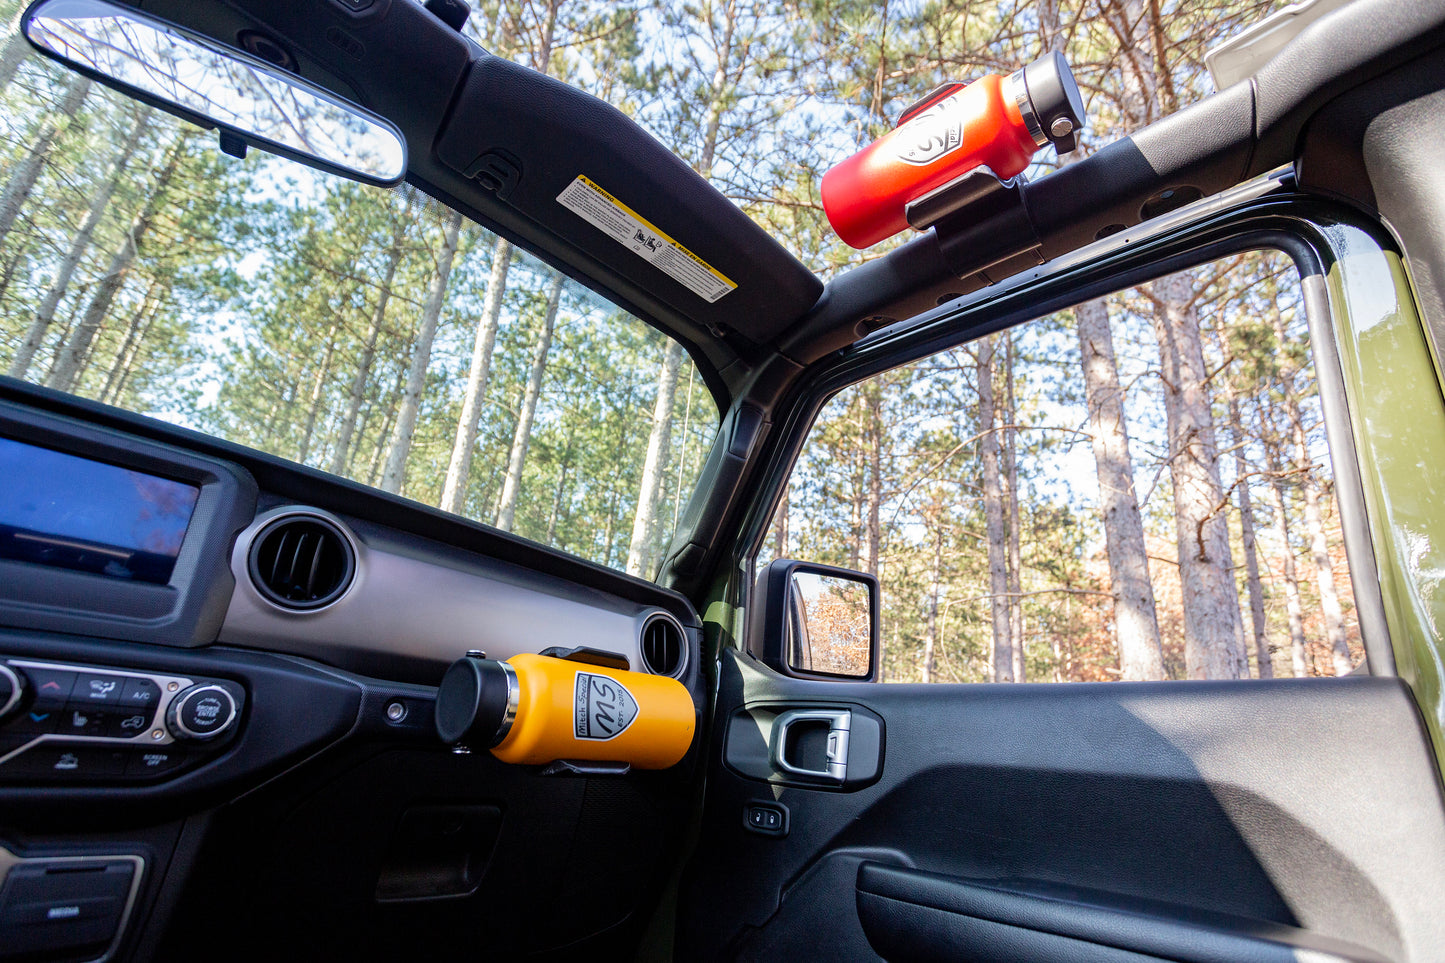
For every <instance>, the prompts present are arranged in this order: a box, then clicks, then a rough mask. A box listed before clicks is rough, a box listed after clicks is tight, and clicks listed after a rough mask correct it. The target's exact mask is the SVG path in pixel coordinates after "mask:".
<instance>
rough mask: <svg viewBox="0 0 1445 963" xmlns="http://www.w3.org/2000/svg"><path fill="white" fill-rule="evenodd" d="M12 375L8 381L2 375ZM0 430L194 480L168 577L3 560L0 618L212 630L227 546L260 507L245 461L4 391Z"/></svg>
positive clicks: (226, 574)
mask: <svg viewBox="0 0 1445 963" xmlns="http://www.w3.org/2000/svg"><path fill="white" fill-rule="evenodd" d="M8 383H14V382H8ZM5 386H6V383H5V382H0V435H4V436H6V437H10V438H14V439H16V440H19V441H23V442H26V443H29V444H34V445H39V446H41V447H45V448H50V449H54V450H56V451H62V452H66V453H68V454H72V455H77V456H79V457H82V458H88V459H91V460H94V461H103V462H108V463H111V464H115V465H120V466H121V467H124V468H131V469H134V470H136V471H140V472H145V473H148V474H153V475H157V476H160V477H165V478H170V479H173V480H176V481H181V482H186V483H188V484H192V485H197V486H199V487H200V489H201V493H200V496H199V497H198V498H197V500H196V507H195V510H194V512H193V513H192V515H191V522H190V526H189V528H188V529H187V531H186V535H185V539H184V540H183V541H182V543H181V550H180V553H179V554H178V555H177V557H176V564H175V569H174V571H173V572H172V573H171V578H170V581H169V583H167V584H166V585H152V584H148V583H140V582H128V581H123V580H120V579H113V578H107V577H105V576H103V575H91V574H89V573H86V572H73V571H69V570H65V569H57V568H49V567H46V566H42V565H34V564H31V563H28V562H14V561H9V560H0V620H3V622H4V623H5V624H8V625H12V626H17V627H23V628H32V629H46V630H49V631H58V632H76V633H83V634H88V635H99V636H104V637H107V638H113V639H125V640H128V641H133V642H154V643H160V644H164V645H176V646H197V645H205V644H207V643H209V642H211V641H213V640H214V639H215V638H216V633H217V632H218V631H219V630H220V627H221V622H222V621H223V620H224V618H225V614H226V606H227V605H228V604H229V602H230V599H231V592H232V590H233V589H234V587H235V580H234V579H233V578H232V576H231V570H230V566H229V565H228V555H229V552H230V546H231V544H232V543H233V542H234V541H235V538H236V535H237V533H239V532H240V531H241V529H243V528H244V527H245V526H246V524H247V523H248V522H249V521H250V520H251V517H252V516H253V515H254V513H255V510H256V483H255V481H253V480H252V478H251V476H250V475H248V474H247V473H246V472H245V471H242V470H240V469H238V468H236V467H235V466H234V465H232V464H229V463H228V462H225V461H220V460H217V459H214V458H209V457H204V456H202V455H197V454H195V453H193V452H192V451H189V450H182V449H180V448H177V447H173V446H172V445H167V444H165V443H164V442H165V441H166V440H167V439H164V438H157V439H155V441H159V442H162V443H160V444H156V443H152V442H150V441H142V440H140V439H139V438H135V437H131V436H129V435H125V434H121V433H119V432H117V431H115V430H112V429H110V428H109V427H108V426H102V427H95V426H93V425H91V424H88V423H83V422H81V421H79V420H77V419H75V418H73V417H57V416H55V415H53V414H49V413H45V412H42V411H37V410H34V409H31V408H27V407H22V406H21V405H18V404H15V403H12V402H11V401H10V400H7V399H6V398H5V397H4V396H3V388H4V387H5Z"/></svg>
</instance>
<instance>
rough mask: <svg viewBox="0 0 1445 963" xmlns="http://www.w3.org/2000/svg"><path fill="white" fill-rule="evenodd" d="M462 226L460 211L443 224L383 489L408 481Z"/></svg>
mask: <svg viewBox="0 0 1445 963" xmlns="http://www.w3.org/2000/svg"><path fill="white" fill-rule="evenodd" d="M461 228H462V216H461V214H459V213H452V214H451V215H449V216H448V217H447V219H446V221H445V223H444V225H443V227H442V249H441V253H439V254H438V255H437V269H436V274H435V275H434V276H433V278H432V285H431V290H430V291H428V292H427V299H426V305H425V306H424V307H423V308H422V312H421V328H420V330H418V331H417V334H416V342H415V343H414V345H413V346H412V352H411V368H410V370H409V371H408V372H407V375H406V387H405V388H404V389H403V393H402V396H401V410H400V411H399V412H397V416H396V430H395V431H394V432H393V433H392V438H391V450H390V452H389V453H388V454H387V456H386V470H385V471H383V472H382V473H381V490H382V491H386V492H400V491H401V489H402V486H404V485H405V484H406V460H407V458H408V457H409V456H410V455H411V440H412V438H413V437H414V436H415V434H416V419H417V415H418V414H419V413H420V412H421V395H422V391H423V390H424V389H425V388H426V372H427V368H428V367H429V366H430V365H431V350H432V343H433V342H435V341H436V335H437V325H438V324H439V323H440V321H441V316H442V305H443V304H444V303H445V301H446V294H447V283H448V282H449V281H450V280H451V275H452V264H453V262H454V261H455V260H456V256H457V246H458V244H459V243H460V242H459V240H458V238H459V236H460V233H461Z"/></svg>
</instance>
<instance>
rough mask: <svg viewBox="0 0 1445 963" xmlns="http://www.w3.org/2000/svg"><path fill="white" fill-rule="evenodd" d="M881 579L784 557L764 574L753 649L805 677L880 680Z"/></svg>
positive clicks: (767, 660)
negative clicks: (879, 615)
mask: <svg viewBox="0 0 1445 963" xmlns="http://www.w3.org/2000/svg"><path fill="white" fill-rule="evenodd" d="M879 594H880V593H879V588H878V579H876V578H874V577H873V576H872V575H868V574H865V573H863V572H855V571H853V570H851V569H846V568H837V567H835V566H832V565H818V564H816V563H814V562H799V561H795V560H793V559H787V558H780V559H777V560H775V561H773V562H772V563H770V564H769V565H768V567H767V568H766V569H764V570H763V573H762V575H761V576H760V577H759V578H758V586H757V598H756V605H755V607H754V613H755V614H754V618H753V625H752V630H753V631H752V643H751V644H752V647H753V652H754V654H756V655H757V656H759V657H760V658H761V659H762V660H763V662H765V663H766V664H767V665H769V666H771V667H772V668H774V669H776V670H778V671H779V672H782V673H785V674H787V675H794V676H800V677H803V678H819V679H849V680H854V681H858V682H872V681H874V680H875V679H877V678H878V656H879V645H878V628H879V618H878V613H879Z"/></svg>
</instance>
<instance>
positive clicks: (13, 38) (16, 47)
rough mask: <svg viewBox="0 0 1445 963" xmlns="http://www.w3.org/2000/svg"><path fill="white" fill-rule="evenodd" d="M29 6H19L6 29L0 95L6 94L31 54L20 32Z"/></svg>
mask: <svg viewBox="0 0 1445 963" xmlns="http://www.w3.org/2000/svg"><path fill="white" fill-rule="evenodd" d="M28 6H29V4H24V3H22V4H20V5H19V6H17V7H16V8H15V16H13V17H11V18H10V23H8V24H7V25H6V28H5V41H4V45H3V46H0V94H4V93H5V90H6V88H8V87H9V86H10V81H12V80H14V79H15V72H16V71H18V70H19V69H20V65H21V64H22V63H24V62H25V55H26V54H28V53H30V43H29V42H28V41H27V40H26V39H25V35H24V34H23V33H21V32H20V21H21V18H23V17H24V16H25V10H26V8H27V7H28Z"/></svg>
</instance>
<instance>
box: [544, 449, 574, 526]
mask: <svg viewBox="0 0 1445 963" xmlns="http://www.w3.org/2000/svg"><path fill="white" fill-rule="evenodd" d="M571 467H572V432H571V430H570V429H569V430H568V432H567V444H566V446H565V447H564V448H563V450H562V464H561V466H560V468H559V469H558V471H557V488H556V489H555V490H554V491H553V493H552V511H551V512H550V513H549V514H548V516H547V544H548V545H552V546H555V547H556V548H562V546H561V545H558V544H557V523H558V521H559V520H560V518H561V516H562V497H563V495H564V494H565V493H566V491H567V471H568V469H570V468H571Z"/></svg>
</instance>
